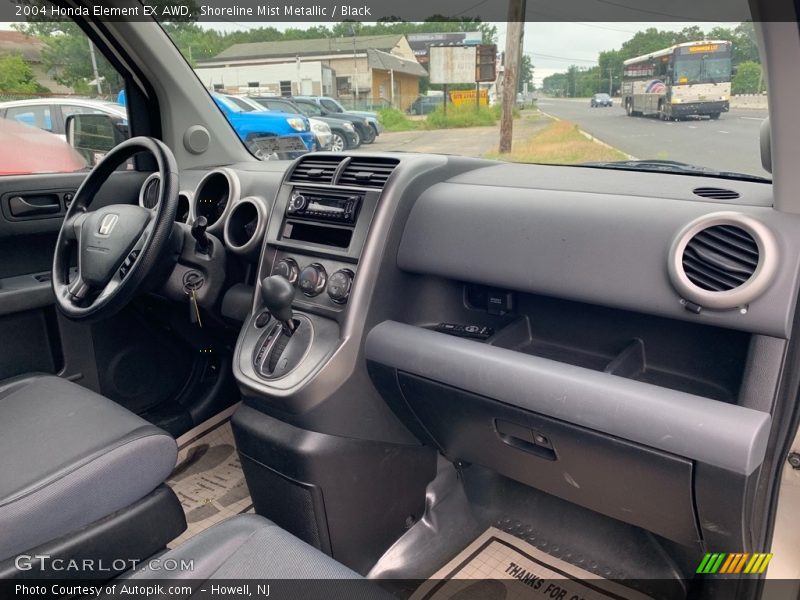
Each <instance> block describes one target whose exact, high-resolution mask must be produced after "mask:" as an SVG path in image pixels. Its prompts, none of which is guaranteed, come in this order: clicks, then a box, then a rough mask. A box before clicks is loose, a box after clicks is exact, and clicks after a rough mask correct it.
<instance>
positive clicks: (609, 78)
mask: <svg viewBox="0 0 800 600" xmlns="http://www.w3.org/2000/svg"><path fill="white" fill-rule="evenodd" d="M612 81H614V76H613V75H612V74H611V67H608V95H609V96H611V89H612V88H611V82H612Z"/></svg>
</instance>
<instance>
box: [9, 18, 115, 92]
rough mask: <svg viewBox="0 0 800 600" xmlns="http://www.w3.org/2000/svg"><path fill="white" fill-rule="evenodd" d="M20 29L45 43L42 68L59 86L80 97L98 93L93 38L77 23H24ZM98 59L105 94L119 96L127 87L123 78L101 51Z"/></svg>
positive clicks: (97, 55)
mask: <svg viewBox="0 0 800 600" xmlns="http://www.w3.org/2000/svg"><path fill="white" fill-rule="evenodd" d="M18 29H19V30H20V31H22V32H23V33H25V34H26V35H31V36H35V37H38V38H39V39H40V40H41V41H42V42H43V43H44V48H43V49H42V65H43V66H44V67H45V68H46V69H47V71H48V72H49V73H53V79H55V80H56V81H57V82H58V83H60V84H61V85H65V86H67V87H70V88H72V89H73V90H74V91H75V92H77V93H80V94H90V93H93V92H94V91H95V90H96V88H95V87H94V86H93V85H90V82H91V81H93V80H94V78H95V77H94V69H93V67H92V57H91V51H90V50H89V39H88V38H87V37H86V34H84V33H83V31H81V29H80V28H79V27H78V26H77V25H76V24H75V23H74V22H72V21H57V22H55V21H53V22H31V23H25V24H20V25H19V26H18ZM95 57H96V59H97V72H98V74H99V76H100V79H101V81H102V88H103V91H104V92H105V93H107V94H116V93H117V92H118V91H119V90H121V89H122V87H123V85H124V84H123V81H122V77H120V75H119V73H117V71H116V69H114V67H113V66H112V65H111V63H109V62H108V61H107V60H106V59H105V57H104V56H103V55H102V54H101V53H100V52H95Z"/></svg>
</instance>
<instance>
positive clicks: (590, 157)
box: [486, 121, 628, 165]
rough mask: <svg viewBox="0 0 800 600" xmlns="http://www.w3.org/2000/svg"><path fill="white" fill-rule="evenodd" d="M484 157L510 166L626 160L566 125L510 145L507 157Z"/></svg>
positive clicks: (559, 123) (555, 125)
mask: <svg viewBox="0 0 800 600" xmlns="http://www.w3.org/2000/svg"><path fill="white" fill-rule="evenodd" d="M486 157H487V158H495V159H499V160H506V161H511V162H523V163H549V164H561V165H568V164H577V163H583V162H592V161H607V160H625V159H626V158H628V157H627V155H625V154H623V153H622V152H620V151H619V150H617V149H616V148H610V147H608V146H605V145H603V144H600V143H598V142H596V141H594V140H592V139H589V138H587V137H586V136H585V135H584V134H583V133H581V131H580V129H579V128H578V126H577V125H576V124H575V123H572V122H570V121H554V122H553V123H551V124H550V125H548V126H547V127H546V128H545V129H543V130H542V131H540V132H539V133H537V134H535V135H534V136H533V137H531V138H530V139H528V140H526V141H525V142H522V143H520V142H514V144H513V145H512V148H511V152H510V153H509V154H500V153H498V152H497V151H496V150H495V151H493V152H490V153H489V154H487V156H486Z"/></svg>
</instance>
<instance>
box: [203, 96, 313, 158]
mask: <svg viewBox="0 0 800 600" xmlns="http://www.w3.org/2000/svg"><path fill="white" fill-rule="evenodd" d="M212 97H213V98H214V102H216V104H217V106H218V107H219V108H220V110H222V112H223V113H224V115H225V117H226V118H227V119H228V121H229V122H230V124H231V125H232V126H233V128H234V129H235V130H236V133H237V134H238V135H239V137H240V138H241V139H242V141H243V142H244V143H245V144H246V145H247V147H248V148H249V149H250V151H251V152H252V153H253V154H254V155H256V156H258V157H259V158H267V157H269V156H273V155H276V156H277V157H278V158H297V157H298V156H300V155H301V154H305V153H307V152H313V151H314V150H317V141H316V137H315V136H314V132H313V131H311V125H310V124H309V122H308V118H307V117H304V116H303V115H295V114H290V113H282V112H270V111H263V112H247V111H245V110H243V109H242V108H241V107H240V106H239V105H238V104H237V103H236V102H233V101H232V100H231V99H230V98H229V97H227V96H226V95H225V94H212Z"/></svg>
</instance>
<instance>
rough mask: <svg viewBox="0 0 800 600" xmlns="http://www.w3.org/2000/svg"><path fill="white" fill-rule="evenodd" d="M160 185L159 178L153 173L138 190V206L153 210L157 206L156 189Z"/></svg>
mask: <svg viewBox="0 0 800 600" xmlns="http://www.w3.org/2000/svg"><path fill="white" fill-rule="evenodd" d="M160 184H161V177H160V176H159V174H158V173H153V174H152V175H150V176H149V177H148V178H147V179H145V180H144V183H143V184H142V189H141V190H139V206H143V207H144V208H149V209H151V210H152V209H154V208H155V207H156V206H158V188H159V185H160Z"/></svg>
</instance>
